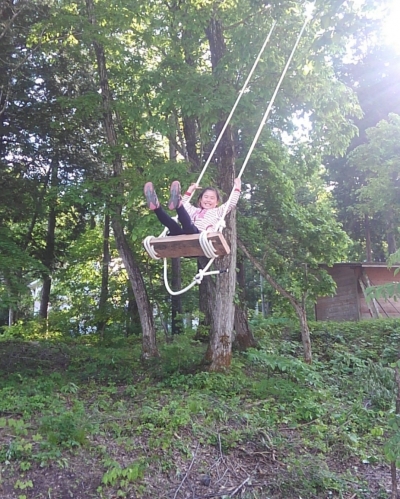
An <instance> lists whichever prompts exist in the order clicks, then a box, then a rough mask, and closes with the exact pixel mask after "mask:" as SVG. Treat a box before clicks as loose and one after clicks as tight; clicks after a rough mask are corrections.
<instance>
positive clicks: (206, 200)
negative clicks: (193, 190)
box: [198, 189, 219, 210]
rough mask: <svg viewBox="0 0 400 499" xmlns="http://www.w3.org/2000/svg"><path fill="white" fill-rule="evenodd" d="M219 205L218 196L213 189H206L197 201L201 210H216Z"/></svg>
mask: <svg viewBox="0 0 400 499" xmlns="http://www.w3.org/2000/svg"><path fill="white" fill-rule="evenodd" d="M218 203H219V195H218V192H217V191H216V190H215V189H206V190H205V191H204V192H203V193H202V194H201V195H200V196H199V199H198V204H199V206H200V208H203V210H210V209H212V208H216V207H217V206H218Z"/></svg>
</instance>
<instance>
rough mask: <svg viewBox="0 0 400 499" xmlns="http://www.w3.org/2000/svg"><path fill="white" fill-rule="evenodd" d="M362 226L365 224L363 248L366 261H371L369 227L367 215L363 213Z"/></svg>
mask: <svg viewBox="0 0 400 499" xmlns="http://www.w3.org/2000/svg"><path fill="white" fill-rule="evenodd" d="M364 226H365V250H366V257H367V262H372V250H371V228H370V226H369V216H368V215H367V214H366V215H364Z"/></svg>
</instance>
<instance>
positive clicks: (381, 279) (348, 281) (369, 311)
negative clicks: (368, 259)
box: [315, 262, 400, 321]
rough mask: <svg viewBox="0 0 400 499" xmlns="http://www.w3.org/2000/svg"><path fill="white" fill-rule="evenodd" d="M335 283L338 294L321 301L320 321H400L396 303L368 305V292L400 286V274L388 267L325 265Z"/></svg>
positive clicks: (381, 301)
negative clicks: (397, 284)
mask: <svg viewBox="0 0 400 499" xmlns="http://www.w3.org/2000/svg"><path fill="white" fill-rule="evenodd" d="M322 267H323V268H325V270H326V271H327V272H328V273H329V274H330V275H331V276H332V278H333V280H334V281H335V282H336V294H335V295H334V296H325V297H323V298H318V300H317V304H316V306H315V318H316V320H317V321H359V320H362V319H373V318H398V317H400V301H395V300H393V299H390V300H385V299H383V298H382V299H379V300H372V301H370V302H367V301H366V299H365V290H366V288H367V287H369V286H378V285H380V284H387V283H390V282H400V272H399V273H398V274H397V275H394V268H392V269H390V270H389V269H388V268H387V265H386V263H379V262H376V263H336V264H335V265H333V267H328V266H326V265H322ZM397 267H398V266H397Z"/></svg>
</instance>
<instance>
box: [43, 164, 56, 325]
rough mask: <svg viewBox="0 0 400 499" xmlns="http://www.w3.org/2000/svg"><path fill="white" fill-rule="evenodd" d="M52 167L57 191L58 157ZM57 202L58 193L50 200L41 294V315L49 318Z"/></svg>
mask: <svg viewBox="0 0 400 499" xmlns="http://www.w3.org/2000/svg"><path fill="white" fill-rule="evenodd" d="M50 169H51V185H50V190H51V191H53V190H54V191H56V192H57V189H58V158H53V160H52V161H51V165H50ZM56 202H57V195H54V194H53V195H52V199H51V200H50V212H49V219H48V222H47V234H46V247H45V250H44V257H43V261H42V263H43V265H44V266H45V267H46V271H45V272H43V273H42V279H43V285H42V293H41V296H40V309H39V317H41V318H42V319H47V316H48V312H49V303H50V291H51V272H52V270H53V267H54V259H55V254H54V253H55V232H56V208H55V207H56Z"/></svg>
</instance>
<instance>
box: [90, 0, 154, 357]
mask: <svg viewBox="0 0 400 499" xmlns="http://www.w3.org/2000/svg"><path fill="white" fill-rule="evenodd" d="M86 8H87V11H88V17H89V21H90V23H91V24H92V25H94V26H95V25H96V19H95V16H94V2H93V0H86ZM93 47H94V50H95V53H96V59H97V69H98V74H99V80H100V88H101V95H102V106H103V117H104V118H103V122H104V128H105V131H106V137H107V142H108V144H109V146H110V148H113V149H114V150H115V152H114V153H113V161H112V164H113V174H114V177H116V178H120V177H121V175H122V171H123V167H122V157H121V154H120V153H119V152H117V151H116V148H117V145H118V143H117V134H116V127H115V123H114V116H113V111H112V96H111V91H110V87H109V83H108V74H107V66H106V57H105V52H104V47H103V46H102V45H101V44H100V43H98V42H97V41H95V40H93ZM123 191H124V187H123V184H122V182H119V184H118V186H117V192H115V199H116V201H115V202H114V205H113V207H112V208H113V214H112V216H111V224H112V228H113V232H114V236H115V241H116V245H117V248H118V252H119V254H120V256H121V258H122V261H123V262H124V265H125V269H126V271H127V273H128V277H129V281H130V283H131V286H132V290H133V293H134V295H135V299H136V303H137V305H138V309H139V315H140V324H141V326H142V332H143V342H142V357H143V359H149V358H151V357H155V356H157V355H158V350H157V344H156V332H155V327H154V321H153V314H152V308H151V306H150V301H149V298H148V296H147V292H146V288H145V285H144V281H143V276H142V274H141V273H140V269H139V266H138V264H137V262H136V260H135V257H134V255H133V252H132V250H131V248H130V247H129V244H128V242H127V239H126V237H125V234H124V230H123V226H122V222H121V212H122V204H121V203H122V196H123Z"/></svg>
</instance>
